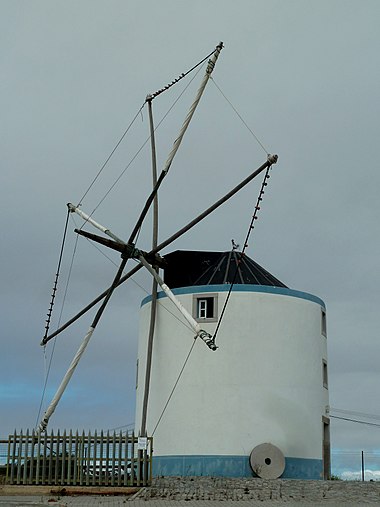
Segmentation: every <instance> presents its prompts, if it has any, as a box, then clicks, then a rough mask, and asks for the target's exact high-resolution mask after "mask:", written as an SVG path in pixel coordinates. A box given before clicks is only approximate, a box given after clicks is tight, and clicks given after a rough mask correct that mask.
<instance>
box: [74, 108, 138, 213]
mask: <svg viewBox="0 0 380 507" xmlns="http://www.w3.org/2000/svg"><path fill="white" fill-rule="evenodd" d="M144 106H145V102H144V104H143V105H142V106H141V107H140V109H139V110H138V111H137V113H136V114H135V116H134V118H133V120H132V121H131V123H130V124H129V125H128V127H127V128H126V130H125V131H124V133H123V135H122V136H121V138H120V139H119V141H118V142H117V143H116V145H115V147H114V148H113V150H112V151H111V153H110V154H109V155H108V157H107V158H106V161H105V162H104V164H103V165H102V167H101V168H100V169H99V171H98V173H97V175H96V176H95V178H94V179H93V180H92V182H91V183H90V185H89V187H88V188H87V190H86V192H85V193H84V194H83V196H82V198H81V199H80V201H79V203H78V204H77V207H79V206H80V205H81V204H82V201H83V199H84V198H85V197H86V195H87V194H88V193H89V191H90V190H91V188H92V187H93V185H94V183H95V182H96V180H97V179H98V178H99V176H100V175H101V173H102V172H103V169H104V168H105V167H106V165H107V164H108V162H109V161H110V159H111V157H112V155H113V154H114V153H115V151H116V150H117V148H118V147H119V145H120V143H121V142H122V140H123V139H124V137H125V136H126V135H127V133H128V131H129V129H130V128H131V127H132V125H133V124H134V122H135V121H136V118H137V117H138V115H139V114H140V113H141V111H142V109H143V107H144Z"/></svg>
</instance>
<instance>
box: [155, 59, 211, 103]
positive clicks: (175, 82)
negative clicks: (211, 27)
mask: <svg viewBox="0 0 380 507" xmlns="http://www.w3.org/2000/svg"><path fill="white" fill-rule="evenodd" d="M214 53H215V49H214V50H213V51H211V53H210V54H209V55H207V56H205V57H204V58H203V60H201V61H200V62H198V63H197V64H196V65H194V67H192V68H191V69H190V70H188V71H187V72H183V73H182V74H180V75H179V76H178V78H176V79H174V81H172V82H171V83H169V84H167V85H166V86H164V87H163V88H160V89H159V90H157V91H156V92H154V93H152V94H150V95H148V97H147V100H151V99H154V98H156V97H157V96H158V95H160V94H161V93H163V92H165V91H166V90H168V89H169V88H171V87H172V86H173V85H175V84H177V83H178V81H180V80H181V79H183V78H184V77H186V76H187V75H188V74H190V72H193V70H194V69H196V68H197V67H199V66H200V65H202V63H204V62H205V61H206V60H207V58H210V56H212V55H213V54H214Z"/></svg>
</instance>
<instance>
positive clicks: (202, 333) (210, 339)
mask: <svg viewBox="0 0 380 507" xmlns="http://www.w3.org/2000/svg"><path fill="white" fill-rule="evenodd" d="M198 336H199V338H200V339H201V340H203V341H204V342H205V344H206V345H207V347H208V348H209V349H210V350H216V349H217V348H218V347H217V346H216V345H215V340H214V338H213V337H212V336H211V335H210V334H209V333H207V332H206V331H203V330H201V331H200V332H199V333H198Z"/></svg>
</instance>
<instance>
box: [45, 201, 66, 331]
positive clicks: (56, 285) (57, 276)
mask: <svg viewBox="0 0 380 507" xmlns="http://www.w3.org/2000/svg"><path fill="white" fill-rule="evenodd" d="M69 213H70V212H69V211H68V212H67V215H66V222H65V227H64V232H63V238H62V243H61V249H60V252H59V258H58V266H57V272H56V274H55V279H54V285H53V292H52V294H51V300H50V305H49V309H48V312H47V319H46V326H45V335H44V338H46V337H47V335H48V334H49V328H50V322H51V315H52V313H53V306H54V300H55V296H56V292H57V289H58V278H59V275H60V271H61V264H62V257H63V250H64V248H65V243H66V236H67V226H68V222H69Z"/></svg>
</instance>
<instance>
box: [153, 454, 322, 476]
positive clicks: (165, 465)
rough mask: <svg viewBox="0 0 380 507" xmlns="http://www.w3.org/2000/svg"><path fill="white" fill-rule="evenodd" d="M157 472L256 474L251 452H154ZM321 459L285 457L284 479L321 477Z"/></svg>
mask: <svg viewBox="0 0 380 507" xmlns="http://www.w3.org/2000/svg"><path fill="white" fill-rule="evenodd" d="M152 465H153V476H154V477H170V476H179V477H186V476H198V477H199V476H212V477H256V474H255V473H254V472H253V471H252V469H251V467H250V465H249V457H248V456H202V455H199V456H198V455H197V456H153V463H152ZM322 477H323V464H322V460H321V459H306V458H285V470H284V473H283V474H282V476H281V478H282V479H309V480H319V479H322Z"/></svg>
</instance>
